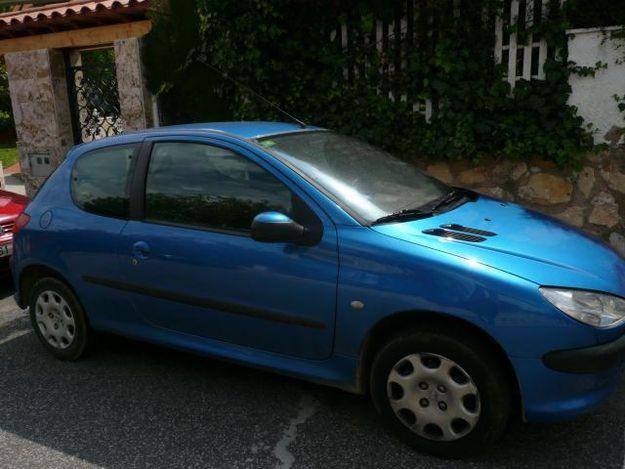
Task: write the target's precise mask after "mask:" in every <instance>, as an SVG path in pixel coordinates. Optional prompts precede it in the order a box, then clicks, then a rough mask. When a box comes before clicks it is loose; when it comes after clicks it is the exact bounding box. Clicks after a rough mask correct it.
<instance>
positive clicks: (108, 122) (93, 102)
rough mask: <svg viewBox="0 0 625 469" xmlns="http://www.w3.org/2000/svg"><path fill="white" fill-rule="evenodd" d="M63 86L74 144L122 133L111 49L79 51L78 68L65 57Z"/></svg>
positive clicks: (113, 57) (67, 56)
mask: <svg viewBox="0 0 625 469" xmlns="http://www.w3.org/2000/svg"><path fill="white" fill-rule="evenodd" d="M66 63H67V84H68V91H69V104H70V108H71V116H72V128H73V130H74V141H75V143H84V142H90V141H92V140H96V139H99V138H103V137H108V136H111V135H116V134H119V133H121V132H122V131H123V123H122V119H121V110H120V105H119V94H118V87H117V74H116V68H115V56H114V52H113V49H100V50H93V51H81V52H80V60H79V63H80V65H75V66H72V65H70V61H69V54H68V55H66Z"/></svg>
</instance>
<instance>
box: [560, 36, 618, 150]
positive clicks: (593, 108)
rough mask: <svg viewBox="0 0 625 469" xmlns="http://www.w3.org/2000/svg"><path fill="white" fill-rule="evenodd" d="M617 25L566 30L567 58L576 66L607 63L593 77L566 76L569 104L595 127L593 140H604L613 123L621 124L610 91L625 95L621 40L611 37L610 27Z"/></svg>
mask: <svg viewBox="0 0 625 469" xmlns="http://www.w3.org/2000/svg"><path fill="white" fill-rule="evenodd" d="M615 29H619V28H604V29H599V28H590V29H575V30H570V31H568V33H569V34H570V36H569V60H571V61H573V62H575V64H576V65H579V66H588V67H594V66H595V64H596V63H597V62H599V61H601V62H603V63H606V64H607V65H608V67H607V69H601V70H598V71H597V72H596V74H595V77H594V78H593V77H592V76H589V77H580V76H578V75H573V76H571V78H570V84H571V88H572V89H573V92H572V94H571V97H570V98H569V104H571V105H573V106H577V108H578V110H579V114H580V115H581V116H582V117H583V118H584V120H585V121H586V122H588V123H591V124H593V126H594V127H596V129H597V131H596V133H595V143H608V140H606V138H605V136H606V134H607V133H608V132H610V130H612V129H613V128H614V127H617V128H621V127H625V115H624V114H623V113H622V112H620V111H619V110H618V108H617V103H616V101H615V100H614V95H619V96H623V95H625V41H623V40H622V39H611V37H610V31H612V30H615Z"/></svg>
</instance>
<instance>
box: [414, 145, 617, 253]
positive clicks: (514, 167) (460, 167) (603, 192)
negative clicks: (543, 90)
mask: <svg viewBox="0 0 625 469" xmlns="http://www.w3.org/2000/svg"><path fill="white" fill-rule="evenodd" d="M417 164H418V165H419V166H421V167H422V168H423V169H424V170H425V171H426V172H428V173H429V174H431V175H432V176H434V177H436V178H438V179H440V180H441V181H444V182H446V183H448V184H453V185H456V186H461V187H467V188H471V189H474V190H476V191H477V192H481V193H484V194H487V195H490V196H493V197H497V198H500V199H504V200H509V201H513V202H517V203H520V204H523V205H525V206H527V207H530V208H533V209H535V210H537V211H540V212H543V213H546V214H548V215H552V216H554V217H556V218H559V219H560V220H562V221H564V222H566V223H568V224H570V225H573V226H576V227H578V228H581V229H583V230H584V231H586V232H588V233H591V234H593V235H596V236H598V237H600V238H603V239H604V240H605V241H607V242H609V243H610V244H611V245H612V246H613V247H614V248H615V249H616V250H617V251H618V252H620V253H621V255H623V256H625V222H624V220H625V148H624V147H613V148H612V149H610V150H607V151H603V152H601V153H590V154H588V155H586V156H585V157H584V159H583V163H582V168H581V170H580V171H573V170H563V169H560V168H558V167H557V166H556V164H555V163H553V162H550V161H544V160H542V159H540V158H535V159H532V160H530V161H527V162H520V161H519V162H514V161H508V160H501V161H497V160H492V159H491V160H482V161H480V162H479V163H477V164H476V163H470V162H466V161H451V162H428V161H419V162H417Z"/></svg>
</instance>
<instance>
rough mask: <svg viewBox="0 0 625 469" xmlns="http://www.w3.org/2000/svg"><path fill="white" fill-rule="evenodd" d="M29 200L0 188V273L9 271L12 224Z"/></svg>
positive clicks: (4, 273) (3, 273)
mask: <svg viewBox="0 0 625 469" xmlns="http://www.w3.org/2000/svg"><path fill="white" fill-rule="evenodd" d="M29 202H30V199H29V198H28V197H25V196H23V195H20V194H16V193H14V192H7V191H3V190H0V275H6V274H8V273H9V272H10V269H9V257H10V256H11V251H12V249H13V246H12V243H13V226H14V225H15V220H16V218H17V217H18V216H19V214H20V213H22V211H23V210H24V208H25V207H26V205H28V203H29Z"/></svg>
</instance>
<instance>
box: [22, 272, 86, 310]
mask: <svg viewBox="0 0 625 469" xmlns="http://www.w3.org/2000/svg"><path fill="white" fill-rule="evenodd" d="M45 277H52V278H55V279H57V280H60V281H61V282H63V283H64V284H65V285H67V287H68V288H69V289H70V290H71V291H72V293H73V294H74V296H75V297H76V298H77V299H78V295H77V294H76V290H74V287H73V286H72V284H71V283H70V282H69V281H68V280H67V278H66V277H65V276H64V275H63V274H61V273H60V272H59V271H58V270H56V269H53V268H52V267H49V266H47V265H45V264H31V265H28V266H26V267H25V268H24V269H23V270H22V271H21V272H20V276H19V280H18V282H17V288H18V293H19V295H18V297H19V302H20V304H19V306H20V307H22V308H25V307H26V306H28V303H29V301H28V297H29V296H30V291H31V289H32V288H33V286H34V285H35V283H37V281H38V280H39V279H41V278H45ZM78 301H80V300H79V299H78Z"/></svg>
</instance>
